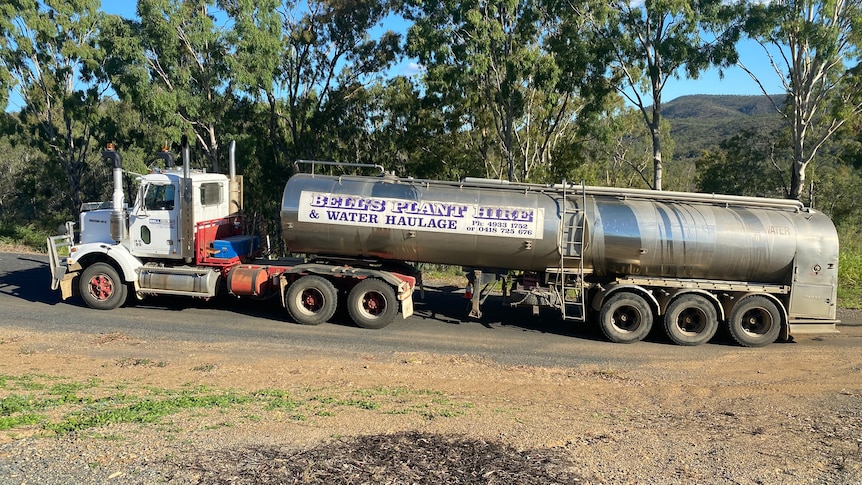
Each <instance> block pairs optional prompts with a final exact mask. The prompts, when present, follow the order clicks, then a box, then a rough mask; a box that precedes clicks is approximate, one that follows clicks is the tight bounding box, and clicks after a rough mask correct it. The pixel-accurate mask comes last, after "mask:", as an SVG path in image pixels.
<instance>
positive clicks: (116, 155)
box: [102, 143, 123, 169]
mask: <svg viewBox="0 0 862 485" xmlns="http://www.w3.org/2000/svg"><path fill="white" fill-rule="evenodd" d="M116 148H117V147H116V146H115V145H114V144H113V143H108V144H107V145H106V146H105V150H103V151H102V158H104V159H105V160H110V161H111V162H114V168H120V169H121V168H123V157H122V155H120V152H118V151H117V150H116Z"/></svg>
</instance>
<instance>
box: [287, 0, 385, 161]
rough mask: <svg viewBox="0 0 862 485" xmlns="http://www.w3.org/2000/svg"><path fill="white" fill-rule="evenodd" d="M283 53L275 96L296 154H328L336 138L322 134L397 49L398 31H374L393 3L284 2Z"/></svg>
mask: <svg viewBox="0 0 862 485" xmlns="http://www.w3.org/2000/svg"><path fill="white" fill-rule="evenodd" d="M279 12H280V14H281V17H282V18H281V22H282V28H281V42H282V45H283V47H282V52H281V58H280V61H281V62H280V63H279V64H278V66H277V68H276V77H275V86H274V88H273V89H274V91H273V93H272V94H273V96H274V97H276V98H277V99H278V100H279V106H278V107H277V108H278V109H279V112H278V116H279V118H280V119H281V120H283V121H284V125H285V128H286V135H287V138H288V139H289V140H290V153H291V155H292V156H293V158H294V159H296V158H313V157H321V156H327V155H328V153H331V152H332V151H333V149H334V148H335V147H334V144H335V140H331V139H326V138H325V137H322V136H321V134H322V133H323V132H324V131H327V129H329V128H331V127H332V125H337V124H339V123H340V120H339V119H338V114H339V113H341V112H343V110H345V109H346V108H347V105H349V104H351V103H352V102H353V100H354V99H355V98H357V97H358V96H361V95H362V93H363V91H364V90H365V89H366V88H367V87H368V86H369V85H371V84H373V83H374V82H375V81H376V80H377V79H379V78H381V77H383V76H384V75H385V72H386V70H387V69H388V68H389V67H390V66H391V65H392V63H393V62H394V61H395V60H396V59H397V57H398V56H399V54H400V49H401V46H400V41H401V36H400V34H398V33H396V32H394V31H392V30H385V31H383V32H382V33H380V34H375V32H374V30H375V29H377V28H379V27H381V26H382V24H383V21H384V19H385V18H386V17H387V16H388V15H390V13H391V8H390V6H389V4H388V2H387V1H386V0H356V1H308V2H301V4H300V3H295V2H292V1H285V2H283V3H282V6H281V8H280V9H279Z"/></svg>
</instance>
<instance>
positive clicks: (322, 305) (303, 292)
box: [284, 275, 338, 325]
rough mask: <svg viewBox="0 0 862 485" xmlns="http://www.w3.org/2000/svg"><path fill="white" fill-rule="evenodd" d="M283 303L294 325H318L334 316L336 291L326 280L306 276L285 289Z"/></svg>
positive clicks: (336, 303) (336, 300)
mask: <svg viewBox="0 0 862 485" xmlns="http://www.w3.org/2000/svg"><path fill="white" fill-rule="evenodd" d="M284 303H285V306H287V312H288V313H290V316H291V318H293V320H294V321H295V322H296V323H298V324H300V325H320V324H321V323H323V322H328V321H329V319H330V318H332V316H333V315H335V310H336V309H337V308H338V291H337V290H336V289H335V286H333V284H332V283H331V282H330V281H329V280H327V279H326V278H323V277H320V276H317V275H306V276H303V277H301V278H299V279H297V280H296V281H294V282H293V283H291V284H290V285H289V286H288V287H287V291H286V293H285V296H284Z"/></svg>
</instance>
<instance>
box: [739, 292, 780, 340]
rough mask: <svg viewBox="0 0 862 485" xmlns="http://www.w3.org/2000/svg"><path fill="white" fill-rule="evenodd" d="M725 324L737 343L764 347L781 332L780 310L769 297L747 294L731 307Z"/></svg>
mask: <svg viewBox="0 0 862 485" xmlns="http://www.w3.org/2000/svg"><path fill="white" fill-rule="evenodd" d="M727 324H728V328H729V330H730V335H731V337H733V340H736V342H737V343H738V344H739V345H742V346H743V347H764V346H766V345H769V344H771V343H772V342H775V339H777V338H778V334H779V333H781V312H780V311H779V310H778V307H777V306H775V303H774V302H773V301H772V300H770V299H769V298H766V297H765V296H749V297H746V298H745V299H743V300H742V301H740V302H739V303H737V304H736V306H734V307H733V310H732V311H731V312H730V320H728V322H727Z"/></svg>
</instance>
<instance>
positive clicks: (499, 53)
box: [404, 0, 592, 181]
mask: <svg viewBox="0 0 862 485" xmlns="http://www.w3.org/2000/svg"><path fill="white" fill-rule="evenodd" d="M404 12H405V15H406V16H407V17H408V18H409V19H410V20H412V21H413V22H414V24H413V26H412V27H411V28H410V30H409V32H408V42H407V44H408V53H409V54H411V55H412V56H415V57H416V58H418V60H419V62H420V63H421V64H422V66H423V67H424V69H425V73H424V78H423V81H424V83H425V89H426V93H427V95H428V96H433V97H436V99H438V100H439V102H440V104H441V110H443V111H444V112H445V113H446V114H447V115H448V116H449V117H450V119H451V120H452V124H453V129H455V130H465V131H469V132H470V133H471V134H472V136H474V137H475V138H476V142H475V144H474V150H475V151H476V152H477V153H479V154H481V157H482V159H483V161H484V164H485V171H486V173H487V175H488V176H491V177H495V178H504V177H505V178H508V179H509V180H522V181H523V180H527V179H529V177H530V172H531V170H532V169H533V168H535V167H537V166H541V165H546V164H549V163H551V155H552V153H553V152H554V150H553V148H554V144H555V143H556V142H558V141H559V136H560V134H561V133H562V132H563V131H564V130H565V128H566V127H567V126H569V125H570V124H572V123H573V122H575V120H576V119H577V116H578V115H579V113H580V111H581V110H582V109H583V108H584V107H585V106H586V103H585V102H584V100H583V98H582V97H581V96H580V94H581V93H580V88H581V84H582V83H583V81H584V79H583V77H579V76H578V74H582V72H583V71H581V70H564V69H562V68H561V67H560V65H559V64H558V63H557V62H556V59H555V56H554V55H553V53H552V52H550V50H549V47H548V45H547V43H548V41H549V34H550V33H551V32H552V31H553V30H554V29H555V28H556V23H557V22H556V20H557V19H556V17H554V16H552V15H550V14H549V9H548V8H546V5H544V4H542V3H541V2H539V1H538V0H469V1H455V0H444V1H442V2H423V1H419V0H407V1H405V5H404ZM590 52H592V51H590V50H589V49H586V50H584V49H578V50H574V51H573V52H572V55H576V54H589V53H590ZM571 66H575V63H572V64H571ZM489 148H490V149H489Z"/></svg>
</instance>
